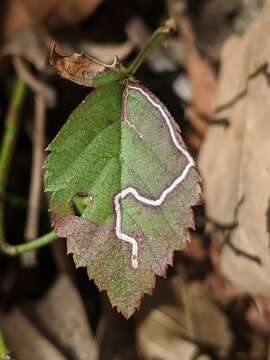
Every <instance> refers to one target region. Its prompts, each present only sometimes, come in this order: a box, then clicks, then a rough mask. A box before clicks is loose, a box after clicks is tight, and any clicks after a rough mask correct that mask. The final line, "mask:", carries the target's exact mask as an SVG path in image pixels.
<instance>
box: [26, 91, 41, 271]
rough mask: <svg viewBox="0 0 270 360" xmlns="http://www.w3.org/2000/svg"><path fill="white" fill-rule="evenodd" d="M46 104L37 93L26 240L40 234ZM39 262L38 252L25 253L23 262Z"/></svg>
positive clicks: (27, 264) (28, 264) (27, 263)
mask: <svg viewBox="0 0 270 360" xmlns="http://www.w3.org/2000/svg"><path fill="white" fill-rule="evenodd" d="M45 117H46V105H45V99H44V97H43V96H42V95H39V94H36V95H35V114H34V128H33V152H32V173H31V180H30V191H29V202H28V210H27V218H26V226H25V233H24V237H25V240H26V241H32V240H34V239H35V238H36V237H37V235H38V227H39V216H40V198H41V190H42V164H43V160H44V156H43V151H44V143H45V139H44V136H45V135H44V131H45ZM36 262H37V258H36V252H35V251H31V252H27V253H25V254H23V256H22V263H23V264H24V265H25V266H34V265H35V264H36Z"/></svg>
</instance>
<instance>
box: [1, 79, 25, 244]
mask: <svg viewBox="0 0 270 360" xmlns="http://www.w3.org/2000/svg"><path fill="white" fill-rule="evenodd" d="M25 93H26V85H25V83H24V82H23V81H22V80H20V79H17V80H16V82H15V84H14V88H13V92H12V95H11V101H10V105H9V109H8V112H7V116H6V120H5V128H4V133H3V140H2V145H1V149H0V245H1V246H2V245H4V244H5V230H4V217H5V210H4V201H3V199H4V197H5V192H6V184H7V178H8V174H9V169H10V164H11V159H12V155H13V153H14V148H15V144H16V138H17V132H18V124H19V118H20V112H21V109H22V105H23V102H24V98H25Z"/></svg>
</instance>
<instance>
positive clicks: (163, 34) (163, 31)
mask: <svg viewBox="0 0 270 360" xmlns="http://www.w3.org/2000/svg"><path fill="white" fill-rule="evenodd" d="M175 30H176V23H175V21H174V20H172V19H169V20H167V21H166V22H165V24H164V25H163V26H161V27H159V28H158V29H157V30H156V31H155V32H154V33H153V35H152V36H151V38H150V39H149V41H148V43H147V44H146V45H145V47H144V48H143V49H142V50H141V51H140V53H139V54H138V56H137V57H136V58H135V59H134V61H133V62H132V63H131V64H130V65H129V66H128V73H129V74H130V75H134V74H135V73H136V71H137V70H138V68H139V67H140V66H141V64H142V63H143V62H144V60H145V58H146V57H147V56H148V55H149V54H150V53H151V52H152V51H153V50H154V49H155V48H157V47H158V46H159V45H160V44H161V43H162V42H163V41H164V40H165V39H166V38H167V37H168V35H169V34H170V33H171V32H172V31H175Z"/></svg>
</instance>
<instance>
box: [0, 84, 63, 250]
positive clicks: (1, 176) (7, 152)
mask: <svg viewBox="0 0 270 360" xmlns="http://www.w3.org/2000/svg"><path fill="white" fill-rule="evenodd" d="M25 94H26V85H25V83H24V82H23V81H22V80H20V79H17V80H16V82H15V85H14V89H13V92H12V96H11V101H10V106H9V110H8V112H7V117H6V121H5V129H4V133H3V140H2V145H1V149H0V249H1V250H2V252H3V253H5V254H6V255H9V256H16V255H19V254H22V253H24V252H27V251H32V250H35V249H38V248H40V247H42V246H45V245H48V244H49V243H51V242H52V241H54V240H56V239H57V236H56V234H55V233H54V232H50V233H48V234H46V235H43V236H41V237H40V238H38V239H36V240H33V241H31V242H29V243H25V244H20V245H9V244H8V243H7V242H6V240H5V231H4V229H5V228H4V217H5V211H4V210H5V209H4V199H5V195H6V185H7V178H8V174H9V169H10V164H11V160H12V156H13V153H14V148H15V145H16V138H17V132H18V127H19V119H20V112H21V109H22V105H23V103H24V99H25Z"/></svg>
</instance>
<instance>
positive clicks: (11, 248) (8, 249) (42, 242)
mask: <svg viewBox="0 0 270 360" xmlns="http://www.w3.org/2000/svg"><path fill="white" fill-rule="evenodd" d="M57 239H58V236H57V235H56V234H55V232H54V231H51V232H49V233H47V234H45V235H43V236H41V237H39V238H37V239H35V240H32V241H30V242H27V243H23V244H19V245H9V244H7V243H6V242H5V243H3V244H2V246H1V248H2V251H3V252H4V253H5V254H6V255H9V256H17V255H20V254H22V253H25V252H28V251H32V250H36V249H39V248H41V247H43V246H46V245H49V244H50V243H51V242H53V241H55V240H57Z"/></svg>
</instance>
